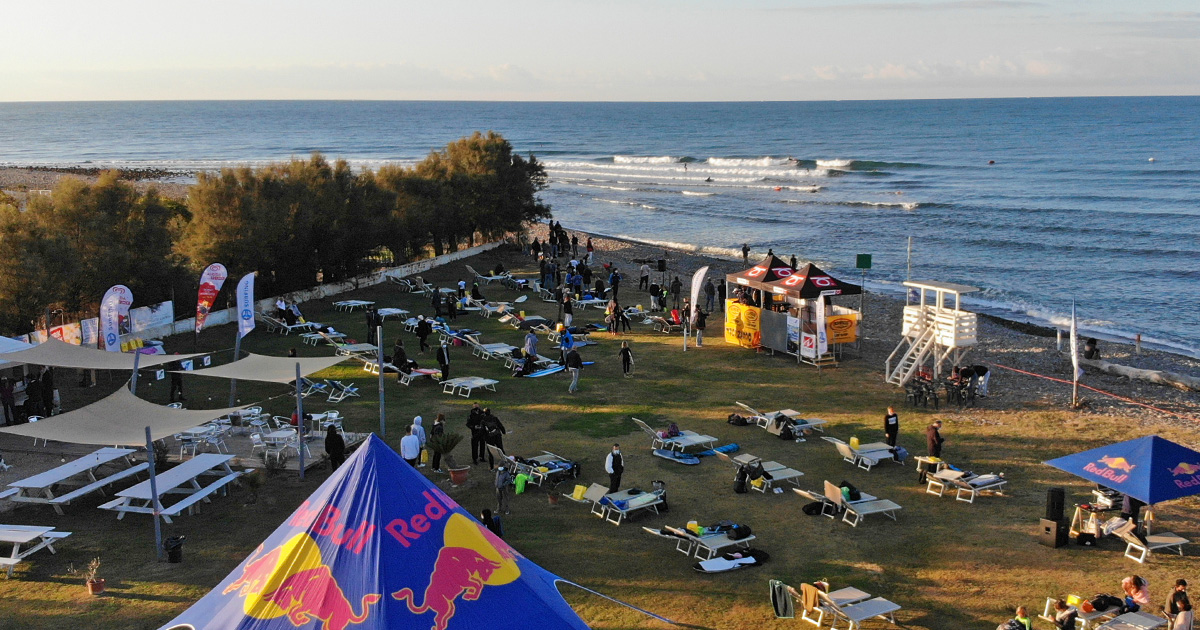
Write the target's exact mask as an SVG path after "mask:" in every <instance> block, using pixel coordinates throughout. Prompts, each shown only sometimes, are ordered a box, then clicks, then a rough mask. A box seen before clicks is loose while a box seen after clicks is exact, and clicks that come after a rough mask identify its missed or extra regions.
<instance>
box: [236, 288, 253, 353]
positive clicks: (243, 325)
mask: <svg viewBox="0 0 1200 630" xmlns="http://www.w3.org/2000/svg"><path fill="white" fill-rule="evenodd" d="M237 313H238V338H239V339H240V338H242V337H245V336H246V335H247V334H249V332H250V331H251V330H254V274H253V273H248V274H246V275H244V276H242V279H241V280H240V281H238V286H237Z"/></svg>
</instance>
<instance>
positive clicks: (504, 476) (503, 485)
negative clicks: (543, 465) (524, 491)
mask: <svg viewBox="0 0 1200 630" xmlns="http://www.w3.org/2000/svg"><path fill="white" fill-rule="evenodd" d="M512 485H513V475H512V471H511V470H509V469H508V463H507V462H501V463H500V465H499V466H496V513H498V514H511V512H509V511H508V495H509V493H510V492H511V491H512Z"/></svg>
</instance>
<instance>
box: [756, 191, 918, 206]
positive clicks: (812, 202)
mask: <svg viewBox="0 0 1200 630" xmlns="http://www.w3.org/2000/svg"><path fill="white" fill-rule="evenodd" d="M814 192H815V191H814ZM779 201H780V203H792V204H798V205H803V206H846V207H849V208H901V209H904V210H916V209H917V208H920V207H921V204H920V203H919V202H916V201H910V202H904V203H901V202H895V201H828V200H823V199H780V200H779Z"/></svg>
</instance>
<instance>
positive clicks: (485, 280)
mask: <svg viewBox="0 0 1200 630" xmlns="http://www.w3.org/2000/svg"><path fill="white" fill-rule="evenodd" d="M466 268H467V271H469V272H471V274H472V275H474V276H475V279H476V280H482V281H483V283H484V284H491V283H492V281H493V280H504V279H506V278H510V277H512V276H511V275H510V274H509V273H508V272H504V273H502V274H500V275H498V276H485V275H483V274H481V273H479V272H478V271H475V268H474V267H472V266H471V265H466Z"/></svg>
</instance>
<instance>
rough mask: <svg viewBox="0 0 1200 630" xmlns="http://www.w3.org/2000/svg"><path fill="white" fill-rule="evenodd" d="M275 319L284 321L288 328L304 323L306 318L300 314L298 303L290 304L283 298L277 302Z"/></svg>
mask: <svg viewBox="0 0 1200 630" xmlns="http://www.w3.org/2000/svg"><path fill="white" fill-rule="evenodd" d="M275 317H277V318H279V319H281V320H283V322H284V323H285V324H287V325H288V326H295V325H296V324H300V323H303V322H304V316H303V315H301V314H300V305H299V304H297V303H296V302H291V303H288V302H287V301H286V300H284V299H283V298H282V297H280V298H278V299H276V300H275Z"/></svg>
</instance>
